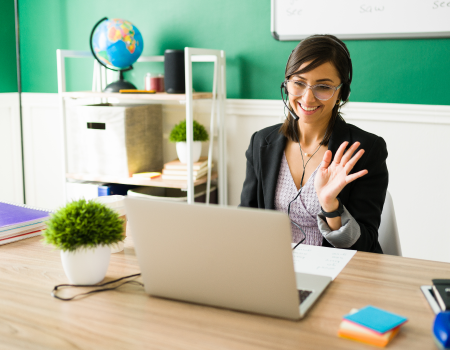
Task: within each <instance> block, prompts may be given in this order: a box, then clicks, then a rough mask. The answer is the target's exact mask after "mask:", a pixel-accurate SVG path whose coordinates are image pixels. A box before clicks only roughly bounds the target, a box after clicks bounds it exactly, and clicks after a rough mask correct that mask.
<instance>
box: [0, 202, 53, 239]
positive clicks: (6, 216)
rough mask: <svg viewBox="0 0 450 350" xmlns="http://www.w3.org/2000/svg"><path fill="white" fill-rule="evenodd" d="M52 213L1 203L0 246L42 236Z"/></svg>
mask: <svg viewBox="0 0 450 350" xmlns="http://www.w3.org/2000/svg"><path fill="white" fill-rule="evenodd" d="M50 213H51V211H49V210H43V209H38V208H33V207H29V206H26V205H20V204H12V203H6V202H0V244H6V243H11V242H15V241H17V240H20V239H24V238H29V237H34V236H37V235H40V234H41V231H42V230H44V229H45V221H46V220H47V219H48V218H49V216H50Z"/></svg>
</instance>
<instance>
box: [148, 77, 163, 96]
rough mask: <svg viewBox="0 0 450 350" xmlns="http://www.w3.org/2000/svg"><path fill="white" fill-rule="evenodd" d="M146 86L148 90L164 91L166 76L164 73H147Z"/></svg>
mask: <svg viewBox="0 0 450 350" xmlns="http://www.w3.org/2000/svg"><path fill="white" fill-rule="evenodd" d="M144 86H145V90H147V91H150V90H154V91H156V92H164V76H163V75H162V74H158V75H156V74H151V73H147V75H146V76H145V84H144Z"/></svg>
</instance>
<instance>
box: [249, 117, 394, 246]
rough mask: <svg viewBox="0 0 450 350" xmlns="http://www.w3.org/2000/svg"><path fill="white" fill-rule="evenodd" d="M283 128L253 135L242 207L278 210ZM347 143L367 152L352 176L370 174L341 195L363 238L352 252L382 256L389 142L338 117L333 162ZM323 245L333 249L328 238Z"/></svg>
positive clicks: (356, 181) (333, 145) (284, 139)
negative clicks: (382, 218) (363, 171)
mask: <svg viewBox="0 0 450 350" xmlns="http://www.w3.org/2000/svg"><path fill="white" fill-rule="evenodd" d="M280 127H281V124H277V125H274V126H271V127H268V128H265V129H262V130H260V131H258V132H256V133H254V134H253V136H252V138H251V140H250V146H249V147H248V150H247V152H246V153H245V156H246V157H247V171H246V177H245V181H244V185H243V188H242V193H241V204H240V206H243V207H253V208H264V209H275V188H276V184H277V180H278V173H279V171H280V164H281V159H282V156H283V152H284V149H285V146H286V141H287V139H286V137H285V136H284V135H283V134H280V133H279V130H280ZM344 141H348V142H349V144H350V145H351V144H353V143H354V142H356V141H359V142H360V143H361V145H360V148H362V149H364V150H365V153H364V155H363V156H362V157H361V159H360V160H359V161H358V162H357V163H356V165H355V167H354V168H353V170H352V173H355V172H358V171H360V170H363V169H367V170H368V174H366V175H364V176H363V177H361V178H359V179H357V180H355V181H353V182H352V183H350V184H348V185H347V186H345V187H344V189H343V190H342V192H341V193H340V194H339V199H340V200H341V202H342V204H343V205H344V206H345V207H346V208H347V210H348V211H349V212H350V214H351V215H352V216H353V217H354V218H355V220H356V221H357V222H358V224H359V227H360V229H361V236H360V238H359V239H358V240H357V241H356V243H355V244H354V245H353V246H351V247H349V249H355V250H362V251H366V252H376V253H383V251H382V250H381V247H380V244H379V243H378V228H379V226H380V221H381V211H382V210H383V205H384V200H385V198H386V190H387V187H388V182H389V175H388V170H387V166H386V158H387V155H388V153H387V149H386V143H385V142H384V140H383V139H382V138H381V137H379V136H376V135H374V134H371V133H368V132H366V131H364V130H361V129H359V128H358V127H356V126H354V125H352V124H347V123H346V122H345V121H344V120H342V119H340V118H337V120H336V124H335V128H334V130H333V133H332V135H331V138H330V142H329V143H328V149H329V150H330V151H331V152H332V153H333V159H334V155H335V153H336V151H337V149H338V148H339V146H340V145H341V144H342V142H344ZM356 152H357V151H356ZM356 152H355V153H356ZM322 245H323V246H327V247H332V245H331V244H330V243H329V242H328V241H327V240H326V239H324V240H323V243H322Z"/></svg>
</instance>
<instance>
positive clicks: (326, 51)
mask: <svg viewBox="0 0 450 350" xmlns="http://www.w3.org/2000/svg"><path fill="white" fill-rule="evenodd" d="M305 62H310V63H309V64H308V65H307V66H306V67H304V68H303V69H302V70H298V69H299V68H300V66H301V65H302V64H304V63H305ZM327 62H330V63H331V64H333V65H334V67H335V68H336V70H337V71H338V74H339V78H340V79H341V83H342V84H343V85H342V87H341V88H340V89H339V90H338V92H339V98H340V99H342V103H341V104H339V105H336V106H334V108H333V110H332V112H331V118H330V121H329V123H328V127H327V130H326V132H325V137H324V139H323V142H322V144H323V145H328V142H329V141H330V137H331V133H332V132H333V128H334V124H335V122H336V119H337V118H341V119H343V118H342V116H341V113H340V108H341V106H343V105H344V104H345V103H347V101H348V97H349V95H350V83H351V81H352V61H351V59H350V53H349V51H348V49H347V46H345V44H344V43H343V42H342V41H341V40H339V39H338V38H336V37H335V36H334V35H329V34H327V35H312V36H310V37H308V38H306V39H304V40H302V41H301V42H300V43H299V44H298V45H297V47H296V48H295V49H294V50H293V51H292V53H291V55H290V56H289V59H288V61H287V64H286V70H285V73H284V77H285V79H286V80H288V79H289V78H290V77H291V76H292V75H293V74H294V73H296V74H302V73H306V72H309V71H311V70H313V69H315V68H317V67H319V66H320V65H322V64H324V63H327ZM285 92H286V90H285ZM295 132H297V135H298V137H300V130H299V128H298V123H296V121H295V119H294V118H293V117H292V115H291V114H290V113H289V114H288V116H287V118H286V120H285V122H284V123H283V125H282V126H281V128H280V133H282V134H283V135H284V136H286V137H287V138H288V139H289V140H291V141H294V142H298V140H297V136H296V134H295Z"/></svg>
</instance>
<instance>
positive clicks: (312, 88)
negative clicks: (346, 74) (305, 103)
mask: <svg viewBox="0 0 450 350" xmlns="http://www.w3.org/2000/svg"><path fill="white" fill-rule="evenodd" d="M287 83H294V84H302V85H305V87H306V89H305V92H304V93H303V94H301V95H295V94H293V93H291V92H289V89H288V84H287ZM342 85H344V83H340V84H339V85H338V86H332V85H327V84H316V85H309V84H306V83H304V82H303V81H299V80H285V81H284V87H285V88H286V91H287V93H288V94H289V95H292V96H295V97H300V96H303V95H304V94H306V90H308V89H311V91H312V93H313V95H314V97H315V98H317V99H318V100H320V101H328V100H329V99H330V98H332V97H333V96H334V94H335V93H336V91H337V90H339V89H340V88H341V87H342ZM317 86H326V87H327V88H330V89H332V90H333V94H332V95H331V96H330V97H328V98H327V99H323V98H318V97H317V96H316V94H315V93H314V88H315V87H317Z"/></svg>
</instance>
